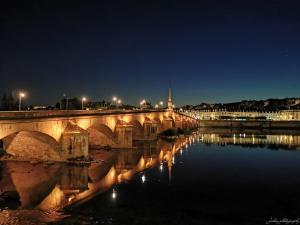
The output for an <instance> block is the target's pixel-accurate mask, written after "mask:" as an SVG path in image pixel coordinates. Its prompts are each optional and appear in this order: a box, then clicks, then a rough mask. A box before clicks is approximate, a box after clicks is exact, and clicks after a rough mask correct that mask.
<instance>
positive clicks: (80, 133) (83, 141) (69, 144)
mask: <svg viewBox="0 0 300 225" xmlns="http://www.w3.org/2000/svg"><path fill="white" fill-rule="evenodd" d="M60 143H61V157H62V159H69V158H76V157H87V156H88V154H89V141H88V132H87V131H86V130H84V129H82V128H80V127H78V126H77V125H75V124H68V125H67V127H66V129H65V130H64V132H63V133H62V134H61V141H60Z"/></svg>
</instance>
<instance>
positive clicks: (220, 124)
mask: <svg viewBox="0 0 300 225" xmlns="http://www.w3.org/2000/svg"><path fill="white" fill-rule="evenodd" d="M199 127H200V128H204V127H205V128H244V129H246V128H255V129H297V130H298V129H300V121H270V120H255V121H253V120H200V122H199Z"/></svg>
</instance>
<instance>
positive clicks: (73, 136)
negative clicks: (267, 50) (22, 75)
mask: <svg viewBox="0 0 300 225" xmlns="http://www.w3.org/2000/svg"><path fill="white" fill-rule="evenodd" d="M197 126H198V123H197V121H196V120H195V119H193V118H191V117H189V116H187V115H183V114H180V113H177V112H173V111H172V112H170V111H163V110H161V111H158V110H155V111H154V110H153V111H151V110H135V111H132V110H130V111H73V110H72V111H23V112H0V140H1V141H0V144H1V145H2V146H0V148H1V147H2V148H3V149H4V150H5V151H6V152H7V153H9V154H11V155H14V156H16V157H20V158H37V159H40V160H49V159H50V160H56V161H60V160H66V159H70V158H74V157H80V156H84V157H86V156H88V150H89V148H96V147H103V146H110V147H112V148H131V147H132V142H133V141H134V140H155V139H156V138H157V134H158V133H159V132H161V131H163V130H166V129H170V128H171V129H172V128H174V129H176V128H182V129H194V128H196V127H197Z"/></svg>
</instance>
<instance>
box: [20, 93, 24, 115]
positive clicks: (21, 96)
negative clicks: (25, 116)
mask: <svg viewBox="0 0 300 225" xmlns="http://www.w3.org/2000/svg"><path fill="white" fill-rule="evenodd" d="M24 97H25V93H23V92H20V93H19V111H21V108H22V98H24Z"/></svg>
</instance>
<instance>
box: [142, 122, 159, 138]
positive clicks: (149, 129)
mask: <svg viewBox="0 0 300 225" xmlns="http://www.w3.org/2000/svg"><path fill="white" fill-rule="evenodd" d="M158 125H159V124H158V123H157V122H155V121H150V120H147V121H145V122H144V139H145V140H156V139H157V133H158Z"/></svg>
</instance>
